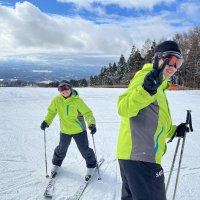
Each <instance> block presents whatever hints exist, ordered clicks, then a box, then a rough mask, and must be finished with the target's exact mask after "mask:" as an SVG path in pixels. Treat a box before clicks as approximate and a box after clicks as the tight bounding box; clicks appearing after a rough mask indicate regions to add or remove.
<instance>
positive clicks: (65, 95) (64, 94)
mask: <svg viewBox="0 0 200 200" xmlns="http://www.w3.org/2000/svg"><path fill="white" fill-rule="evenodd" d="M60 94H61V95H62V96H64V97H66V98H67V97H69V96H70V94H71V90H70V89H68V90H63V91H61V92H60Z"/></svg>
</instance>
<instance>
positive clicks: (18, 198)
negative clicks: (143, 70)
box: [0, 88, 200, 200]
mask: <svg viewBox="0 0 200 200" xmlns="http://www.w3.org/2000/svg"><path fill="white" fill-rule="evenodd" d="M78 91H79V93H80V95H81V97H82V98H83V99H84V100H85V102H86V103H87V104H88V105H89V107H90V108H91V109H92V110H93V112H94V115H95V118H96V120H97V134H95V137H94V138H95V145H96V149H97V157H98V158H99V159H100V158H101V157H104V159H105V161H104V163H103V164H102V166H101V167H100V176H101V178H102V180H98V173H97V174H96V175H95V176H94V177H93V179H92V180H91V183H90V184H89V185H88V187H87V188H86V190H85V192H84V193H83V196H82V198H81V199H82V200H93V199H94V200H120V199H121V198H120V196H121V177H120V171H119V166H118V161H117V159H116V144H117V137H118V131H119V126H120V117H119V116H118V115H117V98H118V96H119V95H120V94H122V92H123V91H125V89H102V88H98V89H97V88H96V89H92V88H84V89H83V88H79V89H78ZM55 95H57V90H56V89H55V88H52V89H47V88H0V111H1V118H0V200H43V199H44V197H43V193H44V190H45V188H46V185H47V182H48V179H46V178H45V175H46V172H45V162H44V139H43V137H44V133H43V132H42V131H41V130H40V128H39V126H40V124H41V122H42V121H43V119H44V116H45V114H46V111H47V107H48V104H49V103H50V101H51V99H52V98H53V97H54V96H55ZM167 96H168V99H169V105H170V108H171V113H172V118H173V122H174V123H175V124H178V123H180V122H184V121H185V117H186V111H185V110H186V109H191V110H193V112H192V117H193V127H194V132H193V133H189V134H191V136H190V135H189V134H188V136H187V138H186V143H185V149H184V155H183V160H182V166H181V172H180V178H179V184H178V191H177V195H176V197H177V198H176V200H188V199H190V200H199V193H200V192H199V188H200V145H199V141H200V140H199V139H200V136H199V132H200V124H199V120H200V117H199V113H200V106H199V98H200V91H170V92H167ZM46 138H47V160H48V172H49V171H50V165H51V159H52V155H53V151H54V148H55V147H56V146H57V144H58V141H59V120H58V118H56V119H55V120H54V122H53V124H52V125H51V126H50V128H48V129H47V130H46ZM88 138H89V142H90V146H91V147H92V148H93V142H92V138H91V136H90V134H89V133H88ZM175 147H176V139H175V140H174V141H173V142H172V143H170V144H168V150H167V153H166V155H165V156H164V159H163V165H162V166H163V168H164V171H165V177H166V180H167V178H168V175H169V170H170V167H171V162H172V159H173V155H174V150H175ZM179 155H180V154H179V153H178V157H177V160H178V158H179ZM177 163H178V161H176V163H175V166H174V171H173V174H172V179H171V183H170V185H169V191H168V193H167V196H168V200H171V199H172V196H173V188H174V185H175V177H176V173H177V166H178V164H177ZM85 172H86V167H85V161H84V160H83V158H82V157H81V155H80V153H79V151H78V149H77V147H76V145H75V143H74V141H73V140H72V143H71V145H70V147H69V149H68V153H67V156H66V158H65V160H64V162H63V165H62V167H61V168H60V170H59V172H58V176H57V178H56V182H55V190H54V192H55V196H54V197H53V198H52V199H53V200H66V199H67V198H68V197H70V196H72V195H73V194H74V193H75V192H76V190H77V189H78V187H79V186H80V184H81V183H82V181H83V179H84V175H85Z"/></svg>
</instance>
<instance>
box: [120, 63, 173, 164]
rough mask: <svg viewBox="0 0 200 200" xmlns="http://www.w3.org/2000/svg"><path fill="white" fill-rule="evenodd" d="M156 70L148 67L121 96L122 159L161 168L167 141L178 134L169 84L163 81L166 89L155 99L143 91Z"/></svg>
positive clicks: (145, 67) (159, 91) (163, 88)
mask: <svg viewBox="0 0 200 200" xmlns="http://www.w3.org/2000/svg"><path fill="white" fill-rule="evenodd" d="M152 68H153V65H152V64H150V63H149V64H145V65H144V66H143V68H142V69H141V70H140V71H138V72H137V73H136V74H135V76H134V78H133V79H132V80H131V82H130V85H129V87H128V90H127V91H126V92H125V93H124V94H122V95H120V96H119V99H118V114H119V115H120V116H121V117H122V120H121V126H120V132H119V138H118V145H117V158H118V159H124V160H138V161H144V162H152V163H158V164H160V163H161V159H162V156H163V155H164V153H165V151H166V138H170V137H171V136H172V135H173V134H174V132H175V130H176V126H175V125H172V119H171V115H170V111H169V106H168V101H167V98H166V95H165V90H166V89H167V88H168V87H169V84H168V81H167V80H166V79H165V78H164V77H163V82H162V85H161V86H160V87H159V88H158V90H157V93H156V94H155V95H153V96H151V95H150V94H149V93H148V92H147V91H146V90H144V88H143V87H142V84H143V82H144V77H145V76H146V74H147V73H148V72H150V71H151V70H152Z"/></svg>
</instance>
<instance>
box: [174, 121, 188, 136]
mask: <svg viewBox="0 0 200 200" xmlns="http://www.w3.org/2000/svg"><path fill="white" fill-rule="evenodd" d="M189 130H190V129H189V127H187V126H186V123H181V124H179V125H178V126H177V129H176V131H175V134H176V137H181V138H183V137H184V135H185V133H186V132H189Z"/></svg>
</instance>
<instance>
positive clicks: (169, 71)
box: [159, 59, 177, 79]
mask: <svg viewBox="0 0 200 200" xmlns="http://www.w3.org/2000/svg"><path fill="white" fill-rule="evenodd" d="M163 62H164V61H163V59H160V60H159V66H160V65H162V63H163ZM176 71H177V69H176V68H175V67H171V66H169V65H166V66H165V69H164V70H163V75H164V76H165V78H166V79H169V78H170V77H171V76H173V75H174V74H175V72H176Z"/></svg>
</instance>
